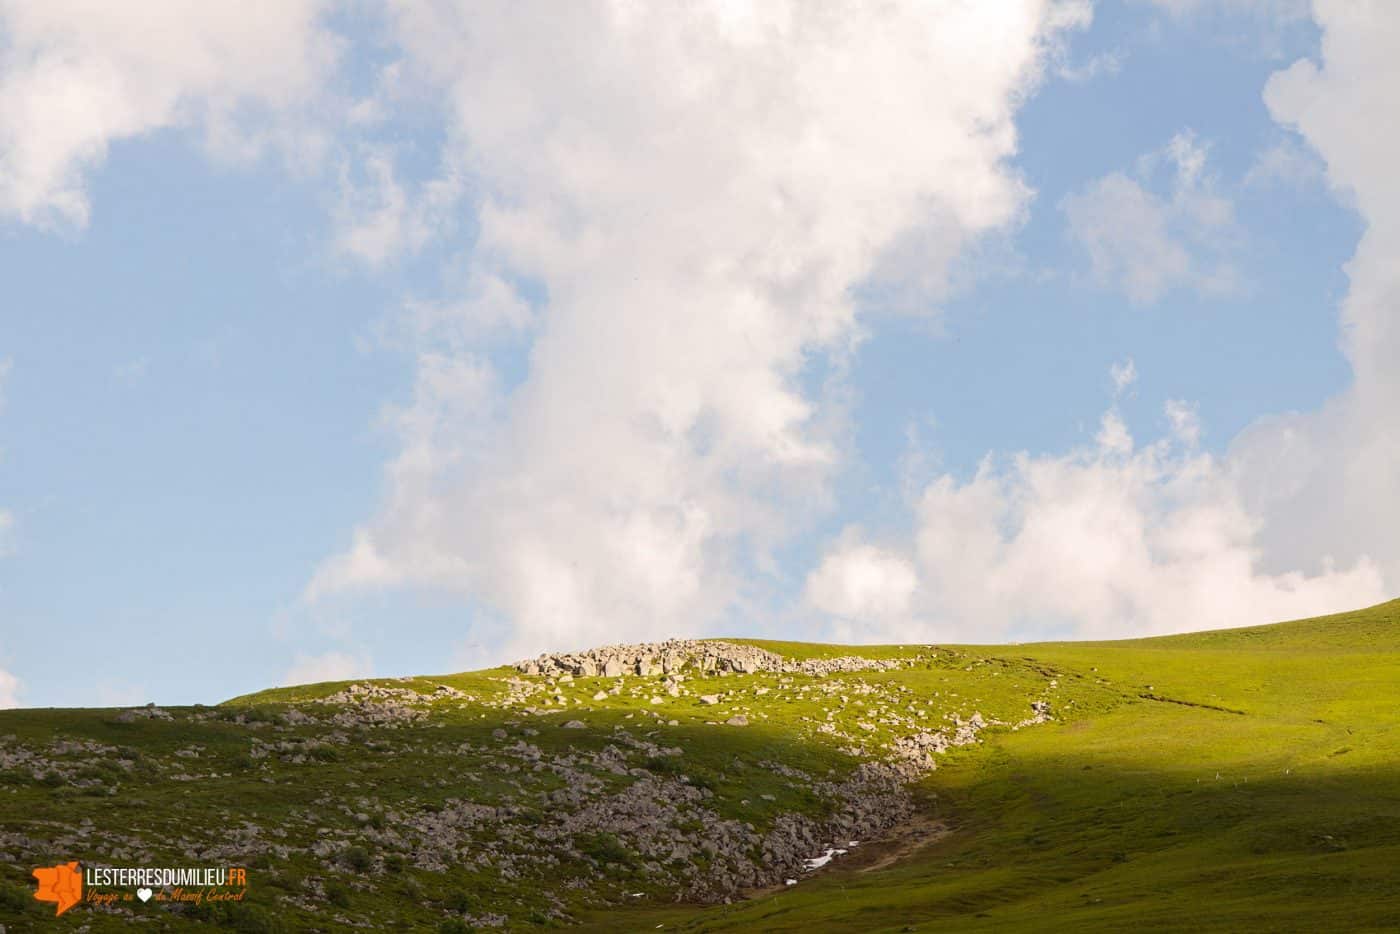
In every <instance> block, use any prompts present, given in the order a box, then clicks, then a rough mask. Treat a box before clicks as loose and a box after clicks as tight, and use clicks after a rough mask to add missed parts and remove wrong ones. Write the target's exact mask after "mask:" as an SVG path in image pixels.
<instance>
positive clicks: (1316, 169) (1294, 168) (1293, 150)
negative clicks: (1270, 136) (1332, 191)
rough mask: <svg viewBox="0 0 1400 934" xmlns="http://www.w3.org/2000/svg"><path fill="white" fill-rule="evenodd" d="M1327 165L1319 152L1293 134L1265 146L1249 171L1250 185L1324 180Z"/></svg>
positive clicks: (1293, 184)
mask: <svg viewBox="0 0 1400 934" xmlns="http://www.w3.org/2000/svg"><path fill="white" fill-rule="evenodd" d="M1324 172H1325V166H1323V164H1322V160H1320V159H1319V158H1318V157H1317V154H1316V153H1314V152H1312V151H1311V150H1309V149H1308V148H1307V147H1306V146H1303V145H1302V144H1300V143H1299V142H1298V140H1297V139H1296V138H1293V137H1289V138H1285V139H1281V140H1278V141H1277V142H1275V143H1273V144H1272V145H1271V146H1269V147H1267V148H1266V149H1263V150H1261V151H1260V152H1259V154H1258V155H1257V156H1256V157H1255V159H1254V164H1253V165H1251V166H1250V167H1249V171H1247V172H1246V173H1245V176H1244V182H1243V184H1244V185H1245V186H1246V187H1255V188H1268V187H1274V186H1287V187H1293V188H1301V187H1303V186H1305V185H1310V184H1312V183H1314V182H1319V181H1322V180H1323V177H1324Z"/></svg>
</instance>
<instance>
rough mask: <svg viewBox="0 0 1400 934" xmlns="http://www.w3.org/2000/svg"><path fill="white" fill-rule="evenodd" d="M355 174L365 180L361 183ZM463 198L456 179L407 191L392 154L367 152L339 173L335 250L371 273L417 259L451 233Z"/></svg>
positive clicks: (379, 149)
mask: <svg viewBox="0 0 1400 934" xmlns="http://www.w3.org/2000/svg"><path fill="white" fill-rule="evenodd" d="M355 170H359V171H360V172H361V173H362V174H363V175H365V176H366V177H365V178H363V179H358V180H357V178H356V177H355ZM462 194H463V186H462V181H461V179H459V178H457V177H455V176H452V175H449V176H447V177H445V178H442V179H436V180H433V181H430V182H428V183H426V184H424V185H423V186H422V187H421V189H420V190H419V191H417V192H409V191H405V190H404V187H403V185H402V183H401V182H400V181H399V179H398V177H397V174H396V171H395V167H394V158H393V153H392V151H391V150H390V149H388V148H387V147H383V146H379V147H367V149H366V151H365V152H363V153H361V154H360V156H359V157H358V158H357V159H354V160H348V161H347V162H346V163H345V164H344V165H343V166H342V167H341V174H340V203H339V206H338V208H337V210H336V217H337V220H338V222H339V228H340V229H339V233H338V234H337V237H336V247H337V248H338V249H339V250H341V251H342V252H344V253H347V254H349V255H351V256H354V257H356V258H358V259H359V260H361V261H362V262H364V263H365V264H366V265H368V266H370V267H380V266H383V265H385V264H386V263H388V262H390V261H392V260H394V259H396V258H398V257H399V256H401V255H404V254H411V253H414V252H416V251H417V250H419V249H421V248H422V247H423V246H424V244H426V243H428V242H429V241H430V240H431V239H433V238H434V237H440V236H443V235H445V234H447V233H449V232H450V231H451V230H452V228H453V227H454V226H455V224H454V222H453V218H452V213H451V212H452V209H453V208H455V207H457V205H458V201H459V200H460V198H461V196H462Z"/></svg>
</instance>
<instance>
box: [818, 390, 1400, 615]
mask: <svg viewBox="0 0 1400 934" xmlns="http://www.w3.org/2000/svg"><path fill="white" fill-rule="evenodd" d="M1164 414H1165V416H1166V418H1167V421H1168V423H1169V426H1170V431H1169V433H1168V435H1167V436H1166V437H1164V438H1161V439H1159V440H1157V441H1154V442H1152V443H1150V444H1147V445H1141V446H1140V445H1138V444H1137V443H1136V441H1135V439H1134V438H1133V437H1132V436H1131V434H1130V433H1129V432H1128V430H1127V428H1126V426H1125V425H1124V423H1123V420H1122V418H1121V417H1120V416H1119V414H1118V413H1117V412H1116V411H1115V410H1110V411H1108V412H1107V413H1105V415H1104V416H1103V419H1102V420H1101V423H1100V429H1099V431H1098V433H1097V435H1096V437H1095V440H1094V443H1093V444H1092V445H1086V446H1084V447H1082V448H1079V449H1076V450H1073V451H1070V452H1068V453H1065V454H1058V455H1057V454H1046V455H1038V456H1033V455H1030V454H1025V453H1022V454H1018V455H1015V456H1013V457H1010V458H994V457H991V456H989V457H988V458H987V459H986V460H985V461H984V462H983V464H982V465H981V467H980V468H979V469H978V471H977V473H976V475H975V476H974V477H972V478H971V479H969V480H966V481H959V480H958V479H956V478H954V477H953V476H951V475H942V476H939V477H936V478H934V479H933V480H932V482H930V483H928V484H927V485H926V486H925V487H924V488H923V489H922V490H921V491H920V492H919V494H918V495H917V497H916V498H915V501H914V502H913V504H912V508H913V512H914V517H915V529H914V532H913V535H912V536H911V538H910V539H909V540H908V541H906V542H904V543H903V544H902V546H888V545H887V546H885V547H884V548H883V549H882V550H880V551H878V552H876V551H873V550H872V549H871V546H869V545H866V544H864V543H863V541H862V540H861V538H860V536H859V534H858V533H852V532H848V533H847V534H846V535H844V536H843V538H842V541H841V542H840V543H839V544H838V545H837V546H836V547H835V548H833V549H832V550H831V551H830V552H829V553H828V554H827V556H826V557H825V558H824V559H823V561H822V563H821V566H820V567H819V569H818V570H817V571H816V572H815V573H814V574H813V575H812V577H811V578H810V580H809V585H808V591H807V593H808V600H809V602H810V604H811V605H812V606H813V608H815V609H817V610H820V611H823V612H825V613H828V614H831V615H832V616H833V617H835V618H836V620H837V626H836V632H837V633H838V634H840V635H842V636H844V637H847V638H858V639H862V640H875V641H879V640H890V641H909V640H914V639H918V640H925V639H944V640H947V639H957V640H963V641H972V640H981V641H994V640H997V639H1002V638H1022V637H1026V636H1031V635H1035V636H1046V635H1058V636H1077V637H1114V636H1124V635H1130V634H1131V635H1145V634H1154V633H1166V632H1178V631H1182V630H1189V629H1207V628H1218V627H1222V626H1238V625H1246V624H1249V623H1263V622H1271V621H1275V620H1278V619H1286V618H1290V617H1298V616H1307V615H1312V614H1316V613H1323V612H1328V611H1332V610H1336V609H1338V608H1344V607H1353V606H1363V605H1367V604H1371V603H1376V602H1379V601H1380V600H1381V599H1383V598H1384V597H1385V594H1386V591H1385V588H1384V585H1383V579H1382V575H1381V572H1380V570H1379V568H1378V567H1377V566H1376V565H1375V563H1374V562H1372V561H1370V560H1369V559H1365V558H1362V559H1358V560H1356V561H1354V562H1352V563H1351V564H1349V565H1346V566H1342V565H1339V564H1336V563H1334V562H1332V561H1331V560H1330V559H1328V558H1326V557H1325V556H1324V557H1323V558H1322V566H1321V567H1320V568H1319V570H1318V571H1317V572H1316V573H1311V574H1310V573H1305V572H1303V571H1300V570H1290V571H1286V572H1279V573H1270V572H1268V571H1266V570H1265V569H1263V567H1262V566H1261V560H1260V558H1261V556H1260V551H1259V547H1258V545H1257V543H1256V538H1257V536H1258V533H1259V525H1258V520H1257V519H1256V518H1255V517H1254V516H1253V515H1251V513H1250V512H1249V510H1248V508H1247V506H1246V503H1245V501H1244V500H1243V498H1242V497H1241V496H1240V494H1239V492H1238V489H1237V487H1236V485H1235V482H1234V479H1235V478H1234V477H1233V476H1232V473H1231V470H1230V468H1229V466H1228V465H1227V464H1224V463H1222V462H1221V461H1220V460H1218V459H1216V458H1215V457H1213V456H1211V455H1210V454H1207V453H1203V452H1201V451H1199V450H1197V449H1196V439H1197V436H1198V433H1199V428H1198V426H1197V424H1196V419H1195V413H1194V411H1193V410H1192V409H1191V407H1189V406H1186V405H1184V404H1183V403H1180V402H1172V403H1168V405H1167V406H1166V410H1165V412H1164ZM876 554H878V556H879V557H878V560H875V557H874V556H875V555H876ZM878 569H891V570H890V571H889V572H888V574H889V576H890V577H891V578H892V579H893V581H894V584H895V586H893V587H892V592H894V593H897V594H898V600H897V607H896V608H895V609H897V612H890V610H891V609H892V608H891V607H888V606H886V605H883V604H881V603H880V602H879V601H878V600H872V599H869V598H866V599H865V600H862V599H860V598H859V595H861V594H863V593H866V592H867V589H868V588H873V587H878V586H880V584H879V583H878V581H879V577H880V575H879V573H878ZM892 569H900V572H895V571H893V570H892ZM839 581H852V582H853V584H852V585H851V586H848V587H846V588H845V589H844V590H843V589H841V588H837V587H833V586H831V582H839ZM916 581H917V582H916Z"/></svg>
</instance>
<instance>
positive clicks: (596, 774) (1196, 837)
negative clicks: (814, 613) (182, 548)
mask: <svg viewBox="0 0 1400 934" xmlns="http://www.w3.org/2000/svg"><path fill="white" fill-rule="evenodd" d="M1398 705H1400V601H1396V602H1391V603H1387V604H1382V605H1380V606H1377V607H1372V608H1370V609H1367V610H1362V611H1359V612H1355V613H1348V614H1341V615H1337V616H1330V617H1323V618H1319V619H1314V620H1303V621H1298V622H1291V623H1281V624H1276V625H1272V626H1258V627H1250V628H1245V629H1234V630H1223V631H1216V632H1205V633H1196V634H1191V635H1183V636H1171V637H1164V638H1154V639H1142V640H1131V641H1121V642H1093V643H1089V642H1082V643H1042V644H1033V645H1031V644H1027V645H1009V646H944V645H939V646H928V645H909V646H878V647H872V646H860V647H851V646H822V645H811V644H802V643H775V642H765V641H761V640H746V639H731V640H717V641H707V642H684V643H681V642H672V643H659V644H656V645H652V646H630V647H611V648H609V649H605V650H596V651H595V652H593V653H579V654H575V655H568V656H547V657H543V658H541V659H536V660H532V661H531V662H529V663H526V664H523V665H522V666H521V667H520V669H516V668H498V669H491V670H487V671H481V672H473V673H467V674H450V675H441V676H433V677H417V678H406V679H389V680H371V681H358V682H344V683H335V684H324V685H312V686H307V687H298V688H279V689H275V690H272V691H265V692H262V693H259V694H255V695H250V696H246V697H241V698H235V699H233V700H231V701H227V702H225V703H223V704H220V705H218V706H214V707H198V706H196V707H192V708H169V709H161V708H137V709H134V710H127V711H119V710H20V711H2V712H0V919H3V921H4V923H5V924H6V925H7V931H16V930H28V929H33V930H77V929H80V928H84V927H86V929H88V930H93V931H105V930H117V929H125V928H126V927H127V926H128V925H129V924H130V923H131V922H132V921H133V920H135V919H136V918H138V917H139V918H140V919H142V920H144V921H147V922H148V924H147V929H151V930H162V929H172V930H173V929H180V930H184V929H199V928H201V927H202V928H205V929H208V930H241V931H276V930H289V931H301V930H326V931H332V930H343V929H348V928H351V927H355V926H360V927H368V928H374V929H390V930H440V931H462V930H471V929H474V928H481V929H490V928H492V927H502V928H506V929H519V928H530V927H542V926H562V925H566V924H578V925H582V926H583V928H584V929H593V930H600V931H603V930H606V931H626V930H654V929H658V928H660V929H663V930H677V931H730V930H732V931H798V930H821V931H839V930H850V931H920V930H935V929H936V930H958V931H964V930H966V931H978V930H988V931H991V930H996V931H1017V930H1026V931H1032V930H1044V929H1046V928H1047V927H1054V928H1056V929H1060V930H1115V931H1117V930H1123V929H1126V928H1130V927H1137V928H1143V929H1148V930H1173V929H1182V928H1193V929H1198V930H1220V931H1241V930H1269V931H1285V930H1300V931H1301V930H1318V929H1324V930H1393V929H1395V928H1397V927H1400V873H1397V871H1396V870H1397V867H1400V730H1397V726H1400V707H1398ZM68 860H81V861H84V863H85V864H98V863H104V864H113V865H155V866H190V865H199V866H204V865H220V866H223V865H233V866H240V867H246V869H247V882H248V885H247V889H246V897H245V898H244V899H243V900H242V901H219V902H210V901H203V902H201V903H199V904H193V903H176V902H171V901H169V900H168V896H169V894H170V893H169V892H167V893H164V894H165V896H167V898H165V899H163V898H161V897H160V895H161V893H159V892H157V897H154V898H153V899H152V900H151V901H150V902H146V903H141V902H117V903H114V904H111V905H107V906H102V905H96V904H80V905H77V906H75V907H74V908H73V909H72V910H70V911H67V912H65V913H64V914H63V915H62V916H61V917H58V918H55V917H54V916H53V912H54V905H53V904H52V903H41V902H38V901H36V900H35V899H34V898H33V892H34V880H33V879H32V878H31V872H32V870H33V869H34V868H36V867H44V866H52V865H56V864H60V863H64V862H66V861H68ZM809 867H815V868H809ZM789 880H791V882H790V881H789Z"/></svg>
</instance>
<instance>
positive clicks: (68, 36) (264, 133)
mask: <svg viewBox="0 0 1400 934" xmlns="http://www.w3.org/2000/svg"><path fill="white" fill-rule="evenodd" d="M322 7H323V3H322V0H264V2H254V3H249V2H245V0H203V2H200V3H188V2H185V0H133V2H124V3H104V2H94V0H45V2H43V3H33V2H29V0H0V35H3V37H4V42H3V45H0V218H3V217H7V216H8V217H13V218H17V219H19V220H21V221H24V222H26V223H33V224H39V225H42V226H55V225H72V226H79V227H81V226H83V225H85V224H86V223H87V219H88V214H89V204H88V196H87V191H86V179H85V176H86V174H87V173H88V172H89V171H91V170H92V169H93V168H95V167H96V166H98V165H99V164H101V162H102V161H103V159H104V158H105V157H106V154H107V150H108V148H109V147H110V146H111V145H112V144H114V143H117V142H120V141H122V140H126V139H132V138H135V137H138V136H141V135H143V134H147V133H150V132H153V131H155V130H160V129H163V128H167V127H187V126H197V127H202V128H203V130H204V133H205V137H206V139H207V141H208V143H209V145H210V148H211V149H212V150H213V151H214V152H216V153H218V154H220V155H222V156H225V157H230V158H245V157H247V156H249V155H251V154H252V153H255V152H256V151H257V150H258V149H259V148H260V147H261V146H262V145H264V144H265V143H266V142H268V141H269V140H274V139H279V138H280V139H281V140H282V141H283V142H285V143H286V144H287V145H288V146H290V147H292V148H293V149H294V150H296V153H295V154H294V155H293V158H301V157H303V156H304V155H305V149H306V147H308V146H311V145H314V143H315V134H314V132H312V131H311V130H310V129H309V128H310V127H313V126H315V125H316V123H317V121H316V120H315V119H314V115H315V114H314V111H313V109H312V106H311V104H312V102H313V101H315V100H316V99H317V98H318V96H319V92H320V88H321V85H322V83H323V81H324V79H325V76H326V74H327V73H328V71H329V70H330V69H331V68H332V67H333V64H334V61H335V56H336V41H335V40H334V38H333V37H332V36H331V35H330V34H329V33H327V32H326V31H325V30H324V29H323V27H322V25H321V23H320V14H321V11H322ZM251 116H256V117H257V118H259V129H258V130H257V131H256V132H255V131H253V130H252V129H251V127H252V123H251V122H250V120H249V119H248V118H249V117H251Z"/></svg>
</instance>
